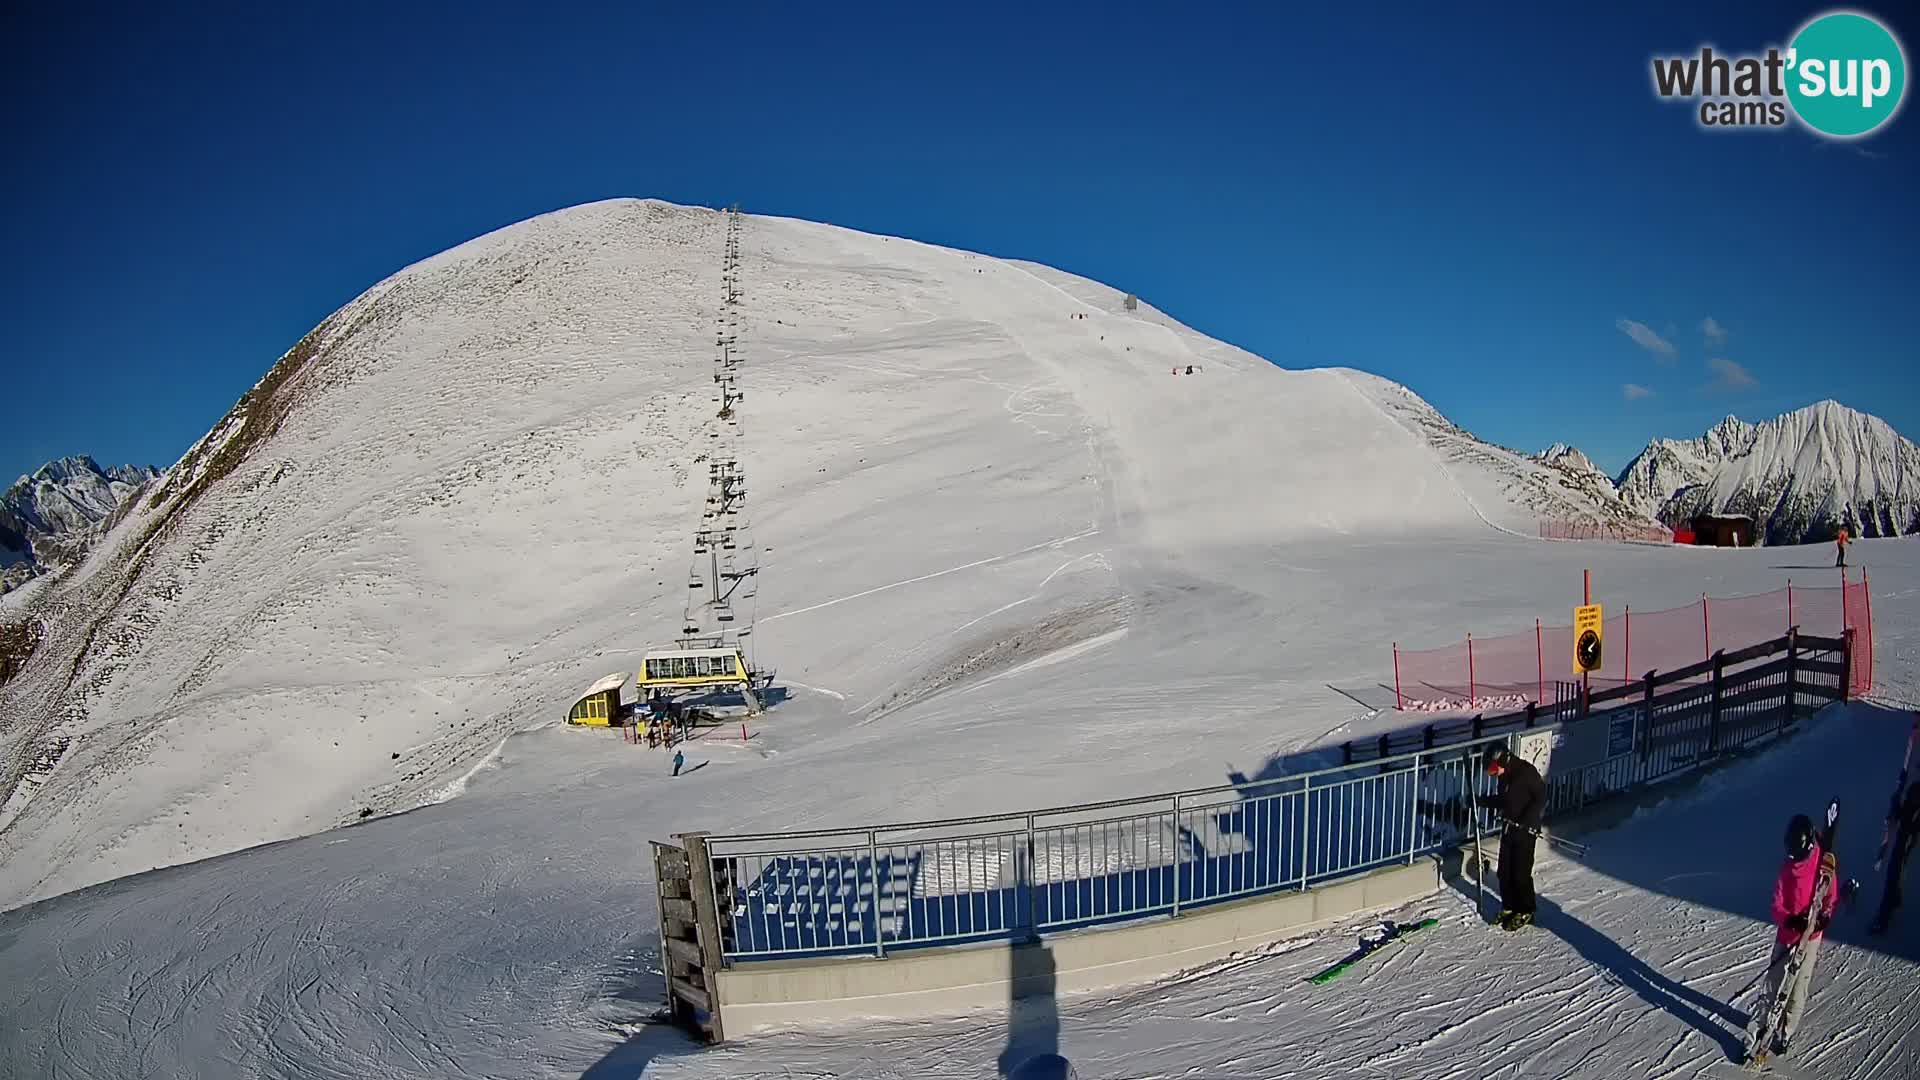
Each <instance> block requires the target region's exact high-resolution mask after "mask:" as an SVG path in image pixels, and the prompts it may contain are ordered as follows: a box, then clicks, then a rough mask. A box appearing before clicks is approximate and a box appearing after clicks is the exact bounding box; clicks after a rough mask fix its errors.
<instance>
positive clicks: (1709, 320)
mask: <svg viewBox="0 0 1920 1080" xmlns="http://www.w3.org/2000/svg"><path fill="white" fill-rule="evenodd" d="M1700 333H1701V334H1702V335H1704V336H1705V337H1706V339H1707V344H1709V345H1725V344H1726V343H1727V328H1726V327H1724V326H1721V325H1720V324H1719V323H1718V322H1716V321H1715V320H1714V317H1713V316H1711V315H1709V316H1707V317H1706V319H1705V320H1704V321H1702V322H1701V323H1700Z"/></svg>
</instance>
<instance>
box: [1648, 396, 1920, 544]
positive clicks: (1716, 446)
mask: <svg viewBox="0 0 1920 1080" xmlns="http://www.w3.org/2000/svg"><path fill="white" fill-rule="evenodd" d="M1619 488H1620V494H1621V498H1622V499H1623V500H1624V501H1625V502H1626V503H1627V504H1628V505H1629V506H1632V507H1633V508H1635V509H1636V510H1638V511H1640V512H1642V513H1645V514H1649V515H1652V516H1656V517H1658V518H1660V520H1662V521H1664V522H1666V523H1668V524H1680V523H1683V522H1685V521H1686V520H1688V519H1690V518H1691V517H1692V516H1693V515H1695V514H1698V513H1703V512H1705V513H1716V514H1740V515H1745V516H1748V517H1751V518H1753V519H1754V520H1755V521H1757V522H1759V523H1760V524H1761V527H1762V532H1763V535H1764V537H1765V540H1766V542H1768V543H1772V544H1797V543H1805V542H1814V541H1823V540H1829V539H1831V538H1832V537H1833V535H1834V532H1835V531H1836V530H1837V529H1840V528H1842V527H1844V528H1847V529H1849V530H1850V531H1852V532H1853V534H1854V535H1856V536H1904V535H1909V534H1912V533H1914V532H1920V447H1917V446H1915V445H1914V443H1913V442H1912V441H1911V440H1909V439H1906V438H1904V437H1902V436H1901V435H1900V434H1898V433H1897V432H1895V431H1894V430H1893V429H1892V428H1891V427H1889V426H1888V425H1887V423H1886V421H1884V420H1881V419H1879V418H1878V417H1874V416H1869V415H1867V414H1866V413H1862V412H1857V411H1855V410H1853V409H1849V408H1847V407H1846V406H1844V405H1841V404H1839V403H1838V402H1834V401H1822V402H1819V403H1817V404H1814V405H1809V406H1807V407H1806V408H1803V409H1796V410H1794V411H1793V412H1790V413H1786V414H1785V415H1783V416H1779V417H1777V418H1775V419H1772V420H1768V421H1766V422H1764V423H1760V424H1749V423H1746V422H1744V421H1742V420H1739V419H1737V418H1735V417H1731V416H1730V417H1728V418H1727V419H1725V420H1723V421H1721V422H1720V423H1719V424H1716V425H1714V427H1713V428H1712V429H1711V430H1709V431H1708V432H1707V433H1706V434H1705V435H1703V436H1701V437H1700V438H1698V439H1692V440H1686V441H1681V440H1674V439H1658V440H1655V441H1654V442H1652V443H1650V444H1649V445H1648V446H1647V449H1646V450H1644V451H1642V452H1641V454H1640V455H1639V456H1638V457H1636V458H1634V459H1633V461H1632V462H1631V463H1629V464H1628V466H1627V468H1626V469H1625V471H1623V472H1622V473H1621V475H1620V480H1619Z"/></svg>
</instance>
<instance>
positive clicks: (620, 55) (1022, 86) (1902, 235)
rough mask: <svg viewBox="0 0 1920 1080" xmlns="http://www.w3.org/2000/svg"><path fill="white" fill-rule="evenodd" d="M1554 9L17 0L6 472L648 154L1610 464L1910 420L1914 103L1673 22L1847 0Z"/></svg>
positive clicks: (265, 350) (12, 40) (161, 431)
mask: <svg viewBox="0 0 1920 1080" xmlns="http://www.w3.org/2000/svg"><path fill="white" fill-rule="evenodd" d="M1551 6H1552V5H1522V6H1517V7H1515V8H1513V9H1511V10H1508V11H1505V12H1502V13H1495V12H1493V11H1492V10H1491V9H1489V10H1488V11H1487V12H1486V13H1484V14H1476V15H1474V16H1473V17H1472V18H1471V19H1467V18H1458V17H1455V16H1454V15H1453V14H1451V13H1449V12H1445V11H1439V10H1431V11H1420V10H1419V9H1417V8H1416V7H1415V6H1414V5H1405V8H1406V10H1405V11H1404V12H1402V13H1400V14H1397V15H1391V16H1389V15H1383V14H1377V13H1369V12H1367V11H1365V10H1364V9H1363V8H1362V7H1359V6H1354V5H1333V6H1332V7H1331V8H1330V10H1329V13H1323V14H1311V15H1299V14H1294V13H1282V12H1281V11H1279V10H1278V8H1279V7H1280V5H1261V6H1258V7H1254V6H1248V7H1245V8H1238V7H1215V8H1203V9H1191V10H1189V9H1181V10H1180V11H1179V12H1178V13H1177V14H1175V13H1174V12H1173V9H1171V8H1167V7H1165V6H1164V5H1157V6H1155V7H1154V8H1152V9H1146V8H1141V9H1131V8H1128V7H1126V6H1125V5H1121V6H1116V7H1107V8H1082V9H1079V11H1078V13H1076V14H1055V13H1050V12H1049V11H1047V10H1045V9H1046V7H1047V5H1041V4H1033V3H1025V4H1019V5H1011V6H1007V7H993V6H981V5H941V6H932V5H872V6H862V5H858V4H832V5H805V6H804V7H805V8H806V9H807V10H801V6H798V5H795V6H791V7H786V6H772V5H769V6H765V7H756V6H753V5H738V6H736V7H735V8H734V9H733V11H732V13H731V17H730V21H729V19H728V18H727V17H723V16H722V15H721V14H719V13H717V12H716V13H714V14H704V13H702V14H694V13H690V12H689V11H687V10H684V9H686V8H690V7H699V8H706V7H708V5H664V4H662V5H642V4H617V5H608V6H606V7H605V8H604V9H597V10H596V9H593V8H587V7H573V6H570V5H566V4H536V5H526V6H525V13H524V14H520V15H505V14H500V13H497V12H491V11H487V12H485V13H478V12H480V11H481V9H482V8H487V7H488V6H487V5H479V6H474V7H468V6H456V5H446V6H443V7H432V6H429V5H371V4H369V5H365V6H360V7H353V6H347V7H343V8H333V9H330V10H328V11H326V12H324V13H322V12H321V11H320V10H318V9H317V8H313V9H311V10H302V8H303V7H304V6H302V5H288V6H284V7H285V8H286V10H281V9H282V7H283V5H254V6H249V7H246V8H239V7H236V8H233V9H231V10H229V11H226V12H224V13H220V14H217V15H214V14H196V15H184V14H180V13H178V12H177V11H174V10H171V9H168V8H167V7H166V6H165V5H161V6H153V5H137V6H136V5H128V6H126V7H125V8H124V9H121V10H111V11H109V10H104V9H102V10H97V11H95V12H93V13H77V12H76V11H75V10H73V9H75V8H76V7H78V5H65V4H43V5H32V6H20V5H15V6H13V7H11V8H9V10H8V11H7V12H6V13H5V14H4V15H0V86H4V100H5V101H6V103H7V109H6V111H5V117H4V120H0V123H4V125H5V139H4V146H5V156H6V164H5V166H4V167H3V168H0V184H4V192H3V193H0V195H3V197H0V214H4V224H0V236H4V238H5V241H4V242H5V251H6V256H7V257H6V259H5V260H4V270H0V274H4V282H3V283H0V284H3V285H4V287H3V288H0V320H3V321H4V324H5V328H6V333H5V336H4V344H3V345H0V349H4V352H3V353H0V357H3V358H4V359H3V360H0V366H3V367H4V371H0V376H3V377H0V387H4V391H3V393H4V401H5V405H4V408H0V417H4V434H0V474H4V475H5V476H9V477H10V476H12V475H15V474H17V473H19V472H23V471H26V470H28V469H31V468H33V467H34V466H36V465H38V464H39V463H40V462H41V461H43V460H45V459H47V458H50V457H54V456H58V455H61V454H67V453H75V452H86V453H91V454H93V455H94V456H96V457H97V458H99V459H100V460H101V461H103V462H121V461H137V462H142V463H146V462H151V463H155V464H159V465H162V466H165V465H167V464H170V463H172V461H173V460H175V458H176V457H177V456H178V455H179V454H180V453H181V452H182V451H184V450H185V449H186V447H187V446H188V445H189V444H190V443H191V442H192V441H193V440H194V439H196V438H198V437H199V436H200V435H201V434H203V433H204V432H205V431H206V429H207V428H208V427H210V426H211V425H212V424H213V422H214V421H215V420H216V419H218V417H219V416H220V415H221V413H223V412H224V411H225V410H226V409H227V407H228V406H229V405H231V404H232V402H233V401H234V400H235V399H236V398H237V397H239V395H240V394H242V393H244V392H245V390H246V389H247V387H248V386H250V385H251V384H252V383H253V382H254V380H256V379H257V378H258V377H259V376H260V375H261V374H262V373H263V372H264V371H265V370H266V369H267V367H268V366H269V365H270V364H271V363H272V362H273V361H274V359H275V358H276V357H277V356H278V355H279V354H280V353H281V352H282V351H283V350H285V349H286V348H287V347H288V346H289V345H291V344H292V343H293V342H294V341H295V340H297V339H298V338H299V337H300V336H301V334H302V333H304V332H305V331H306V330H307V329H308V328H310V327H311V326H312V325H313V324H315V323H316V322H318V321H319V320H320V319H321V318H323V317H324V316H325V315H326V314H327V313H328V312H329V311H331V310H332V309H334V308H335V307H337V306H339V305H340V304H342V303H344V302H346V301H347V300H349V299H351V298H352V297H353V296H354V295H355V294H357V293H358V292H359V291H361V290H362V289H363V288H365V287H366V286H368V285H371V284H372V283H373V282H375V281H376V280H378V279H379V278H381V277H383V276H385V275H387V274H389V273H391V272H392V271H394V270H395V269H397V268H399V267H401V266H403V265H405V264H407V263H409V262H411V261H414V260H416V259H419V258H422V257H424V256H427V255H430V254H432V253H434V252H436V251H440V250H442V249H445V248H447V247H449V246H451V245H453V244H456V243H459V242H460V241H463V240H466V239H468V238H470V237H473V236H475V235H478V234H480V233H483V232H486V231H488V230H491V229H494V228H497V227H499V226H502V225H505V224H508V223H510V222H513V221H516V220H519V219H522V218H525V217H528V216H530V215H533V214H537V213H540V212H543V211H547V210H551V209H554V208H557V207H562V206H567V205H571V204H574V203H579V202H585V201H588V200H593V199H599V198H604V197H609V196H619V195H633V196H654V197H659V198H665V199H670V200H674V201H677V202H688V203H702V204H707V205H724V204H727V203H732V202H736V201H737V202H739V203H741V204H742V205H743V206H744V207H745V208H747V209H748V210H752V211H759V212H765V213H775V214H785V215H794V216H799V217H806V218H813V219H818V220H825V221H831V222H834V223H837V224H843V225H849V226H854V227H857V228H861V229H866V230H871V231H874V232H881V233H891V234H898V235H903V236H910V237H914V238H917V239H921V240H927V241H932V242H936V243H943V244H951V245H956V246H959V247H965V248H970V249H975V250H980V251H985V252H990V253H993V254H997V255H1006V256H1018V257H1022V258H1030V259H1037V260H1040V261H1042V262H1047V263H1051V264H1053V265H1056V266H1059V267H1062V268H1065V269H1068V270H1071V271H1074V272H1076V273H1080V274H1084V275H1087V276H1089V277H1094V278H1098V279H1100V280H1102V281H1105V282H1108V283H1110V284H1113V285H1116V286H1118V287H1121V288H1125V289H1130V290H1132V291H1135V292H1137V293H1139V294H1140V295H1141V296H1143V297H1145V298H1146V299H1148V300H1149V301H1151V302H1153V303H1154V304H1156V305H1158V306H1160V307H1162V308H1165V309H1166V310H1168V311H1169V312H1171V313H1172V314H1174V315H1176V316H1177V317H1179V318H1181V319H1183V320H1184V321H1186V322H1188V323H1190V324H1192V325H1193V326H1195V327H1197V328H1199V329H1201V330H1203V331H1206V332H1208V333H1211V334H1214V335H1216V336H1219V337H1222V338H1225V339H1227V340H1229V341H1232V342H1235V343H1237V344H1239V345H1242V346H1245V347H1247V348H1249V349H1252V350H1254V351H1255V352H1258V353H1260V354H1262V355H1265V356H1267V357H1269V358H1271V359H1272V360H1274V361H1275V362H1277V363H1280V364H1282V365H1285V366H1288V367H1307V366H1317V365H1327V364H1344V365H1351V366H1355V367H1360V368H1365V369H1368V370H1371V371H1375V372H1379V373H1381V374H1383V375H1386V376H1389V377H1391V378H1394V379H1398V380H1400V381H1402V382H1405V383H1407V384H1409V385H1411V386H1412V387H1413V388H1414V389H1415V390H1417V391H1418V392H1419V393H1421V394H1423V395H1424V396H1426V397H1427V398H1428V399H1429V400H1431V401H1432V402H1434V404H1436V405H1437V406H1439V407H1440V408H1441V409H1442V410H1443V411H1444V412H1446V413H1447V414H1448V415H1449V416H1450V417H1452V418H1453V419H1454V420H1456V421H1457V422H1459V423H1460V424H1462V425H1463V426H1465V427H1467V428H1469V429H1471V430H1473V431H1475V432H1476V433H1478V434H1480V435H1482V436H1483V437H1486V438H1489V439H1492V440H1494V441H1497V442H1500V443H1503V444H1507V445H1511V446H1515V447H1519V448H1524V449H1535V448H1538V447H1540V446H1543V445H1545V444H1547V443H1549V442H1551V441H1554V440H1556V439H1564V440H1566V441H1569V442H1572V443H1574V444H1576V445H1578V446H1581V447H1583V448H1584V449H1586V450H1588V451H1589V452H1590V453H1592V454H1593V455H1594V456H1595V457H1596V458H1597V459H1598V460H1599V461H1600V462H1601V463H1602V464H1603V465H1605V466H1607V467H1609V468H1618V467H1619V466H1621V465H1623V464H1624V463H1625V461H1626V460H1627V458H1628V457H1629V456H1631V455H1632V454H1633V453H1634V452H1635V451H1636V450H1637V449H1638V448H1639V447H1640V446H1641V445H1642V444H1644V442H1645V441H1646V439H1647V438H1648V437H1650V436H1653V435H1695V434H1698V433H1699V432H1700V431H1701V430H1703V429H1704V428H1705V427H1706V426H1707V425H1709V424H1710V423H1711V422H1713V421H1714V420H1715V419H1717V418H1718V417H1720V416H1723V415H1725V414H1727V413H1728V412H1735V413H1738V414H1740V415H1742V416H1746V417H1748V418H1757V417H1762V416H1768V415H1772V414H1775V413H1778V412H1781V411H1784V410H1785V409H1788V408H1793V407H1796V406H1799V405H1803V404H1806V403H1808V402H1811V401H1814V400H1817V399H1819V398H1823V397H1834V398H1838V399H1840V400H1841V401H1844V402H1847V403H1849V404H1852V405H1854V406H1856V407H1860V408H1864V409H1867V410H1869V411H1874V412H1877V413H1879V414H1880V415H1882V416H1884V417H1886V418H1887V419H1888V420H1889V421H1891V422H1892V423H1893V424H1894V426H1895V427H1897V428H1899V429H1901V430H1902V431H1903V432H1905V433H1906V434H1908V435H1909V436H1915V435H1920V376H1917V375H1916V374H1915V372H1916V364H1917V363H1920V349H1917V348H1916V344H1915V343H1916V340H1917V335H1916V331H1920V302H1917V301H1916V300H1915V297H1916V295H1920V288H1916V285H1917V284H1920V280H1917V275H1916V269H1915V266H1916V264H1915V252H1916V251H1920V229H1917V228H1916V223H1915V210H1914V195H1913V192H1914V191H1915V190H1916V189H1920V169H1916V168H1915V165H1916V161H1917V160H1920V151H1917V147H1916V141H1917V138H1920V137H1917V136H1916V133H1917V132H1920V113H1916V112H1915V109H1914V106H1913V105H1912V103H1911V102H1910V103H1909V104H1908V107H1907V108H1906V109H1905V110H1904V111H1903V112H1902V114H1901V115H1900V116H1899V117H1898V118H1896V119H1895V121H1894V122H1893V124H1892V125H1891V127H1890V128H1889V129H1883V130H1882V132H1881V133H1879V134H1878V135H1877V136H1876V137H1874V138H1872V139H1871V140H1869V141H1867V142H1865V143H1863V144H1858V147H1857V148H1856V146H1846V145H1833V144H1825V143H1821V142H1819V141H1817V140H1815V139H1814V138H1812V137H1810V136H1808V135H1806V134H1804V133H1801V132H1799V131H1797V130H1794V131H1788V132H1785V133H1781V132H1766V133H1747V134H1718V135H1716V134H1709V133H1706V132H1702V131H1701V130H1699V129H1698V128H1697V127H1696V126H1695V124H1694V123H1693V120H1692V116H1691V113H1690V112H1689V111H1688V110H1687V108H1686V107H1685V106H1679V105H1671V104H1662V103H1660V102H1657V101H1656V100H1655V99H1654V98H1653V95H1652V92H1651V89H1650V79H1649V76H1648V67H1647V65H1648V58H1649V56H1650V55H1652V54H1653V53H1655V52H1662V53H1676V54H1677V53H1684V52H1687V51H1690V50H1693V49H1696V48H1697V47H1698V46H1699V45H1700V44H1702V43H1703V42H1711V43H1713V44H1715V45H1717V46H1719V47H1721V48H1723V49H1727V50H1739V51H1745V50H1749V49H1758V48H1761V47H1763V46H1765V45H1766V44H1769V43H1780V44H1783V43H1784V42H1785V41H1786V39H1787V37H1788V36H1789V35H1790V34H1791V33H1792V31H1793V30H1794V29H1795V28H1796V27H1797V26H1798V25H1799V24H1800V23H1801V22H1802V21H1804V20H1805V19H1806V18H1807V17H1808V16H1809V15H1811V14H1814V13H1816V12H1818V11H1821V10H1824V8H1823V7H1820V6H1814V5H1805V6H1783V7H1772V8H1769V7H1766V6H1765V5H1753V4H1740V3H1725V4H1717V5H1692V4H1687V5H1680V4H1670V3H1661V4H1655V5H1648V6H1647V8H1646V9H1645V10H1642V11H1637V12H1630V11H1616V10H1614V9H1613V8H1612V7H1610V6H1602V7H1598V8H1591V7H1590V8H1585V9H1581V10H1580V11H1578V12H1577V13H1576V12H1574V11H1573V10H1572V9H1568V10H1567V11H1566V12H1564V13H1561V12H1557V11H1548V10H1542V9H1543V8H1545V7H1551ZM1425 7H1431V6H1430V5H1428V6H1425ZM1868 10H1874V9H1873V8H1872V7H1871V6H1869V7H1868ZM1903 10H1907V9H1904V8H1901V7H1893V8H1884V9H1880V11H1879V13H1880V14H1882V15H1886V16H1894V17H1896V19H1897V18H1899V13H1900V12H1901V11H1903ZM1895 29H1896V31H1897V32H1900V33H1902V34H1904V35H1906V38H1905V40H1906V41H1907V47H1908V50H1909V60H1910V61H1912V60H1913V59H1914V55H1913V53H1914V49H1915V43H1916V41H1920V25H1912V26H1902V25H1900V24H1899V23H1898V22H1896V23H1895ZM1916 92H1920V91H1909V96H1910V97H1911V96H1913V95H1914V93H1916ZM1862 151H1864V152H1862ZM1709 317H1710V318H1712V319H1714V320H1715V321H1716V323H1717V324H1718V325H1720V326H1722V327H1724V328H1725V331H1726V335H1727V336H1726V339H1725V342H1724V344H1717V345H1712V346H1711V347H1709V345H1708V344H1707V342H1706V341H1705V339H1704V335H1703V333H1702V330H1701V325H1702V322H1703V320H1705V319H1707V318H1709ZM1621 320H1632V321H1634V322H1637V323H1641V324H1643V325H1644V326H1645V327H1647V328H1648V330H1650V331H1651V333H1652V334H1655V335H1657V336H1658V337H1659V338H1660V339H1661V340H1663V341H1665V342H1667V343H1668V344H1670V346H1671V347H1672V351H1673V352H1672V356H1671V357H1670V358H1669V357H1666V356H1663V355H1661V354H1659V353H1656V352H1654V351H1651V350H1649V349H1647V348H1644V347H1642V346H1640V345H1637V344H1635V342H1634V341H1633V340H1632V339H1631V338H1630V336H1629V335H1628V334H1627V333H1625V332H1623V330H1622V329H1621ZM1643 336H1644V335H1643ZM1649 341H1651V339H1649ZM1716 358H1718V359H1725V360H1731V361H1733V362H1734V363H1736V364H1738V365H1739V366H1740V370H1741V371H1743V372H1745V373H1747V375H1748V376H1749V377H1750V379H1751V380H1752V382H1751V385H1746V386H1742V387H1738V388H1735V387H1730V386H1728V385H1725V384H1726V382H1727V380H1726V378H1725V377H1724V375H1723V374H1717V373H1716V372H1715V370H1713V369H1712V368H1710V366H1709V361H1710V360H1712V359H1716ZM1735 381H1738V380H1737V379H1736V380H1735ZM1629 383H1632V384H1635V385H1636V386H1640V387H1645V388H1646V389H1648V390H1650V391H1652V396H1648V397H1642V398H1639V399H1637V400H1627V399H1626V395H1625V392H1624V391H1623V387H1624V386H1625V385H1626V384H1629Z"/></svg>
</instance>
